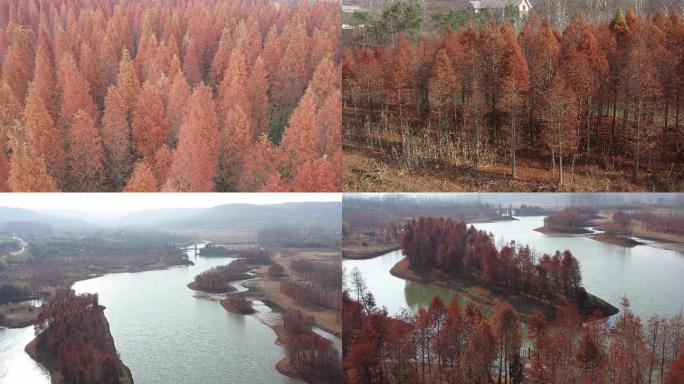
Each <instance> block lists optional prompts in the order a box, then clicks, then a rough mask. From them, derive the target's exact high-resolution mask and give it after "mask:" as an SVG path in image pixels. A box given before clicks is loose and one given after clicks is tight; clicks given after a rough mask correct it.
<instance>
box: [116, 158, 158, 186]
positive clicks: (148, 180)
mask: <svg viewBox="0 0 684 384" xmlns="http://www.w3.org/2000/svg"><path fill="white" fill-rule="evenodd" d="M158 191H159V187H158V185H157V178H156V177H155V175H154V173H153V172H152V168H150V166H149V165H147V163H146V162H144V161H141V162H139V163H137V164H136V165H135V167H134V168H133V174H131V177H130V179H128V183H127V184H126V187H125V188H124V192H158Z"/></svg>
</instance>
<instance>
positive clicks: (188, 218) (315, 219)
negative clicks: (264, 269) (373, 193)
mask: <svg viewBox="0 0 684 384" xmlns="http://www.w3.org/2000/svg"><path fill="white" fill-rule="evenodd" d="M341 220H342V203H341V202H294V203H281V204H269V205H257V204H245V203H235V204H222V205H218V206H215V207H212V208H168V209H150V210H140V211H134V212H130V213H125V212H124V213H102V214H98V213H93V212H85V211H78V210H58V209H51V210H31V209H25V208H11V207H0V223H7V222H40V223H44V224H49V225H51V226H54V227H56V228H55V229H67V230H88V229H90V230H97V229H102V228H130V227H137V228H152V229H166V230H181V229H208V228H227V229H258V228H263V227H279V226H312V225H314V226H320V227H324V228H330V229H334V228H339V227H340V223H341Z"/></svg>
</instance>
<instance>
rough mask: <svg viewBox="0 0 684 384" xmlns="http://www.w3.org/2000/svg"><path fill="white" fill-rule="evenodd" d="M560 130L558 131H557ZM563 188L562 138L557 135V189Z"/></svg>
mask: <svg viewBox="0 0 684 384" xmlns="http://www.w3.org/2000/svg"><path fill="white" fill-rule="evenodd" d="M559 132H560V131H559ZM562 190H563V140H562V139H561V135H558V191H559V192H560V191H562Z"/></svg>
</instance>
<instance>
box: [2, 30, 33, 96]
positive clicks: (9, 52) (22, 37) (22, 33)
mask: <svg viewBox="0 0 684 384" xmlns="http://www.w3.org/2000/svg"><path fill="white" fill-rule="evenodd" d="M8 33H9V39H11V43H10V45H9V47H7V49H6V50H5V56H4V58H3V61H2V80H3V81H4V82H6V83H7V84H8V85H9V86H10V88H12V92H13V93H14V96H15V97H16V98H17V99H18V100H21V101H23V100H24V98H25V97H26V94H27V91H28V84H29V82H30V81H31V79H32V78H33V65H34V60H33V56H34V46H33V41H34V36H33V32H32V31H30V30H28V29H24V28H21V27H20V26H17V25H15V26H14V28H12V29H11V30H9V31H8Z"/></svg>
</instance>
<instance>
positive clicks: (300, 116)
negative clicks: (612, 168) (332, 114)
mask: <svg viewBox="0 0 684 384" xmlns="http://www.w3.org/2000/svg"><path fill="white" fill-rule="evenodd" d="M317 126H318V125H317V122H316V100H314V94H313V92H307V93H306V94H305V95H304V97H303V98H302V100H301V101H300V102H299V105H298V106H297V108H296V109H295V110H294V112H292V117H291V118H290V124H289V126H288V127H287V129H286V130H285V134H284V135H283V140H282V143H281V144H280V147H279V151H280V162H281V164H280V166H281V167H282V169H283V171H281V174H282V175H283V176H284V177H285V178H288V179H289V178H291V177H293V176H294V174H295V173H296V170H297V169H298V168H299V167H300V166H301V165H302V164H304V163H306V162H308V161H312V160H314V159H315V158H316V157H317V156H316V152H315V149H316V141H317V136H316V133H317V132H316V129H317Z"/></svg>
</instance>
